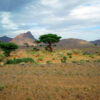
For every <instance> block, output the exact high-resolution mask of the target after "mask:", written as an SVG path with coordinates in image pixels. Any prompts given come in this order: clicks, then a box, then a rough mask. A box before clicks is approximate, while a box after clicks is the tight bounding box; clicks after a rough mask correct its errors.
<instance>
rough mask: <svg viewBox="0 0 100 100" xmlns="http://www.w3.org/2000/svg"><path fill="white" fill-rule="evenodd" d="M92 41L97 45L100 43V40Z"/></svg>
mask: <svg viewBox="0 0 100 100" xmlns="http://www.w3.org/2000/svg"><path fill="white" fill-rule="evenodd" d="M91 43H93V44H96V45H100V40H95V41H91Z"/></svg>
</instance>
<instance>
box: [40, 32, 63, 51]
mask: <svg viewBox="0 0 100 100" xmlns="http://www.w3.org/2000/svg"><path fill="white" fill-rule="evenodd" d="M60 39H61V37H60V36H58V35H56V34H45V35H41V36H40V38H39V40H38V42H40V43H41V42H43V43H45V44H48V48H49V50H50V52H52V51H53V48H52V44H54V43H57V42H59V41H60Z"/></svg>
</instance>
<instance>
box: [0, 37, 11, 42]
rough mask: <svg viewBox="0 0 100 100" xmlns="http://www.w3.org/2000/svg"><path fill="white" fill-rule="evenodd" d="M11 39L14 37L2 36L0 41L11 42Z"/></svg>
mask: <svg viewBox="0 0 100 100" xmlns="http://www.w3.org/2000/svg"><path fill="white" fill-rule="evenodd" d="M11 40H12V38H10V37H7V36H3V37H0V41H2V42H10V41H11Z"/></svg>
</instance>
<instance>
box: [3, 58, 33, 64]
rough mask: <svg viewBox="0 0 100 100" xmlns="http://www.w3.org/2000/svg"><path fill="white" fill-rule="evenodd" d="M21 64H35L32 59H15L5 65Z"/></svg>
mask: <svg viewBox="0 0 100 100" xmlns="http://www.w3.org/2000/svg"><path fill="white" fill-rule="evenodd" d="M21 62H25V63H27V62H31V63H32V62H35V61H34V60H33V59H32V58H21V59H17V58H14V59H12V60H7V61H6V63H5V64H19V63H21Z"/></svg>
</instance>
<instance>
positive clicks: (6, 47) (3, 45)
mask: <svg viewBox="0 0 100 100" xmlns="http://www.w3.org/2000/svg"><path fill="white" fill-rule="evenodd" d="M0 48H1V49H2V50H3V51H4V55H5V56H6V57H8V56H10V53H11V52H12V51H14V50H16V49H18V46H17V45H16V44H14V43H4V42H0Z"/></svg>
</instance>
